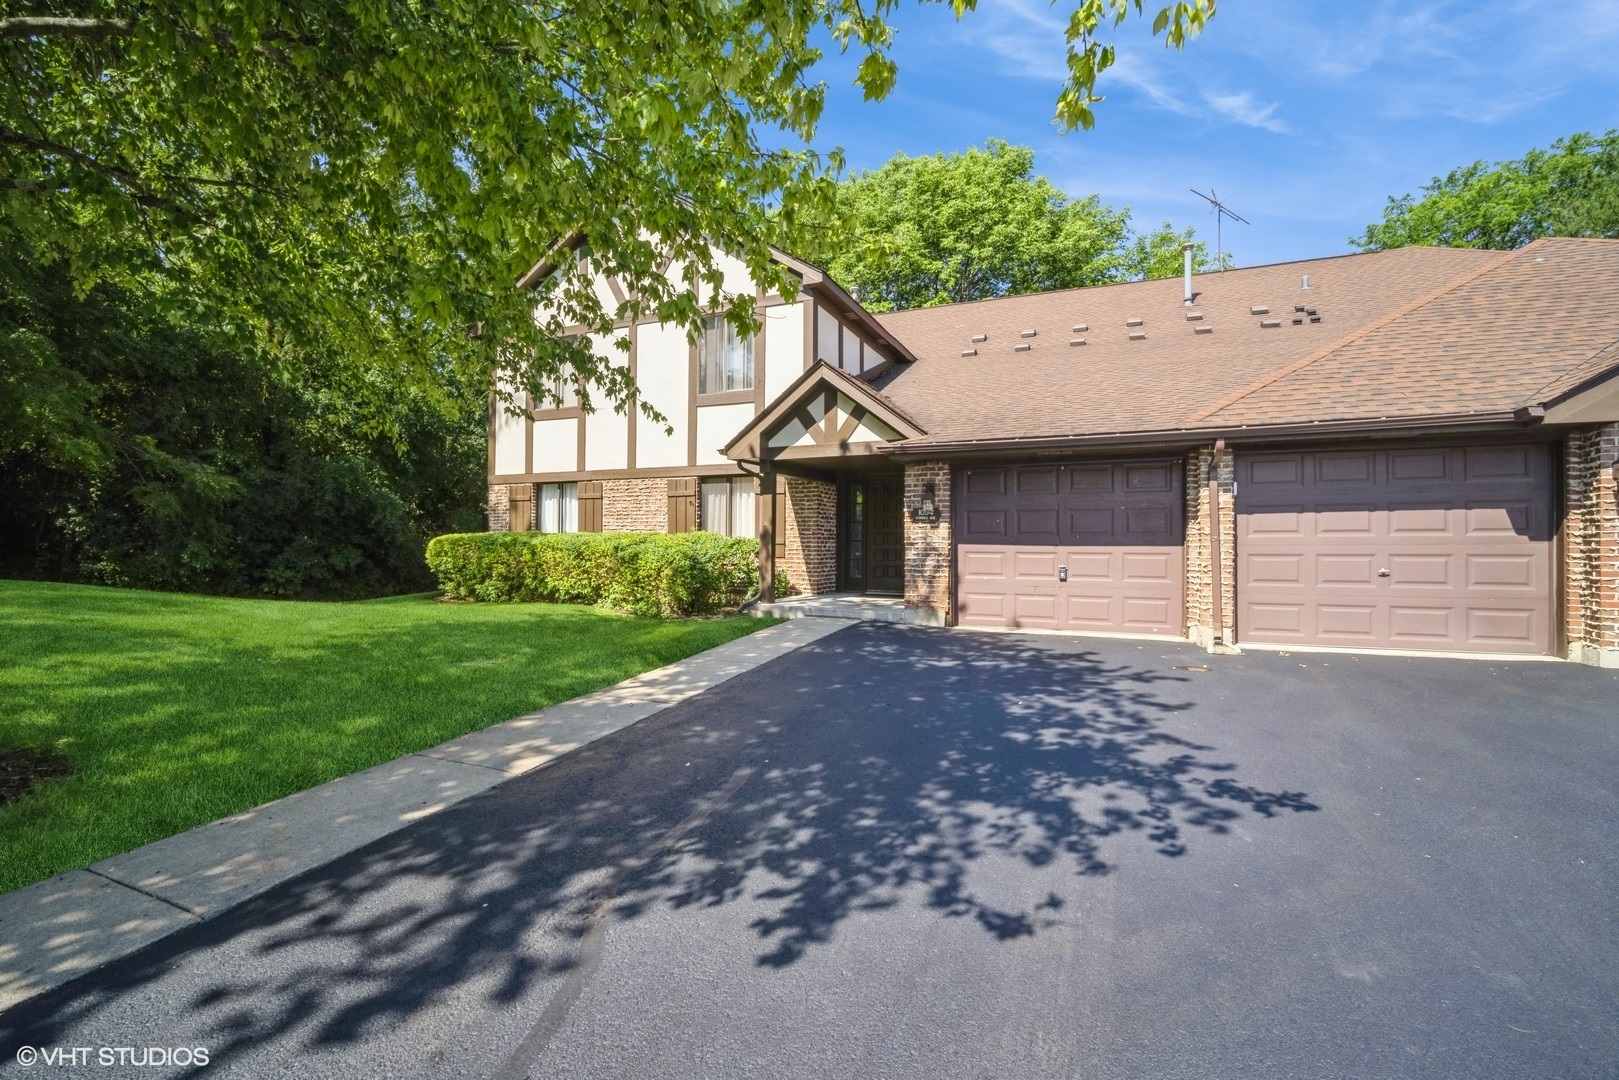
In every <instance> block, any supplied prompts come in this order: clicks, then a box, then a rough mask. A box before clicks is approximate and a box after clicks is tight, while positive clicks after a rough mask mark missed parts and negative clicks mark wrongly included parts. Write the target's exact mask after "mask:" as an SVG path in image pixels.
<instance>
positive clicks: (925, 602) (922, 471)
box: [904, 461, 951, 625]
mask: <svg viewBox="0 0 1619 1080" xmlns="http://www.w3.org/2000/svg"><path fill="white" fill-rule="evenodd" d="M928 484H932V485H933V490H934V497H935V498H936V499H937V500H938V503H939V520H938V521H937V522H931V523H930V522H921V521H912V520H911V507H913V506H915V505H916V504H917V503H918V502H920V501H921V498H922V492H923V490H924V488H925V487H926V485H928ZM904 513H905V606H906V607H908V608H910V609H912V610H913V611H919V612H924V613H928V614H930V615H931V616H932V618H930V619H929V621H930V622H932V621H937V622H938V623H939V624H940V625H943V624H944V623H946V622H948V621H949V620H950V614H951V585H950V544H951V519H950V463H949V462H945V461H928V462H924V463H922V464H920V465H907V466H906V467H905V511H904Z"/></svg>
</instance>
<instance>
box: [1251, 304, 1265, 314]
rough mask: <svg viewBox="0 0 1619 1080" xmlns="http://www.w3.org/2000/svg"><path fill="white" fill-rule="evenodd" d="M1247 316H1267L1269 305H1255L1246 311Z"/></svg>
mask: <svg viewBox="0 0 1619 1080" xmlns="http://www.w3.org/2000/svg"><path fill="white" fill-rule="evenodd" d="M1248 314H1250V315H1269V314H1270V305H1268V304H1255V305H1253V306H1252V307H1250V308H1249V309H1248Z"/></svg>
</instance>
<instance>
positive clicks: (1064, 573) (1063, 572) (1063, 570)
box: [1057, 566, 1068, 581]
mask: <svg viewBox="0 0 1619 1080" xmlns="http://www.w3.org/2000/svg"><path fill="white" fill-rule="evenodd" d="M1057 580H1058V581H1067V580H1068V567H1066V566H1059V567H1057Z"/></svg>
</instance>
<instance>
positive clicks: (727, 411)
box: [697, 405, 753, 465]
mask: <svg viewBox="0 0 1619 1080" xmlns="http://www.w3.org/2000/svg"><path fill="white" fill-rule="evenodd" d="M752 419H753V406H752V405H703V406H699V407H698V409H697V464H699V465H721V464H725V461H726V459H725V455H724V454H721V453H720V447H722V446H724V445H725V444H726V443H728V442H730V441H731V440H732V439H734V438H735V437H736V433H737V432H739V431H741V430H742V428H743V426H744V425H745V424H747V422H748V421H749V420H752Z"/></svg>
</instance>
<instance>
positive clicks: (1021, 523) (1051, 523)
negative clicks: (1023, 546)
mask: <svg viewBox="0 0 1619 1080" xmlns="http://www.w3.org/2000/svg"><path fill="white" fill-rule="evenodd" d="M1012 515H1013V521H1014V522H1016V524H1015V525H1014V526H1013V533H1012V535H1013V536H1014V537H1016V538H1017V539H1018V540H1021V541H1034V542H1039V543H1045V542H1049V541H1055V540H1056V538H1057V510H1056V508H1055V507H1052V508H1051V509H1039V510H1022V509H1020V510H1014V511H1013V512H1012Z"/></svg>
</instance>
